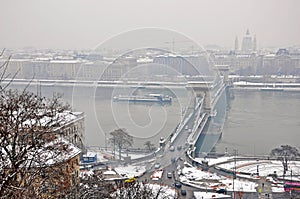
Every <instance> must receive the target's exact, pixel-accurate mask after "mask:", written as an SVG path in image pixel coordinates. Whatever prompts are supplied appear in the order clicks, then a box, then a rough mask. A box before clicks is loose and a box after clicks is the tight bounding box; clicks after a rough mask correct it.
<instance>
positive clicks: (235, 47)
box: [234, 36, 239, 52]
mask: <svg viewBox="0 0 300 199" xmlns="http://www.w3.org/2000/svg"><path fill="white" fill-rule="evenodd" d="M234 51H235V52H238V51H239V40H238V37H237V36H235V41H234Z"/></svg>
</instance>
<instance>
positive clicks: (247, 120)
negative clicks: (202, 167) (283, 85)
mask: <svg viewBox="0 0 300 199" xmlns="http://www.w3.org/2000/svg"><path fill="white" fill-rule="evenodd" d="M231 92H232V94H233V96H234V98H233V99H230V100H229V109H228V113H227V118H226V122H225V124H224V128H223V135H222V138H221V140H220V142H219V143H218V144H217V146H216V151H217V152H220V153H222V152H225V151H226V149H227V151H228V152H229V153H233V149H237V150H238V152H239V153H240V154H249V155H262V154H269V153H270V151H271V150H272V149H273V148H275V147H278V146H280V145H282V144H289V145H293V146H296V147H300V142H299V140H300V92H288V91H284V92H276V91H273V92H272V91H259V90H256V91H255V90H231Z"/></svg>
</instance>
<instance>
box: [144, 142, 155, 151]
mask: <svg viewBox="0 0 300 199" xmlns="http://www.w3.org/2000/svg"><path fill="white" fill-rule="evenodd" d="M144 146H145V148H146V149H148V150H149V151H153V150H155V147H154V144H153V143H151V141H146V142H145V143H144Z"/></svg>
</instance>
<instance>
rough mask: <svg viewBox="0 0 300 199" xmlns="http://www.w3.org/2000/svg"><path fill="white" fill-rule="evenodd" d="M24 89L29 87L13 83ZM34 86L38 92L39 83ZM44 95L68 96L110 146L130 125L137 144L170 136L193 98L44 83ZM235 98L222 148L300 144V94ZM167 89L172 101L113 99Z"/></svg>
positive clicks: (97, 141) (261, 150)
mask: <svg viewBox="0 0 300 199" xmlns="http://www.w3.org/2000/svg"><path fill="white" fill-rule="evenodd" d="M11 87H12V88H22V87H24V86H20V85H18V86H11ZM28 89H29V90H31V91H33V92H36V90H37V86H36V85H31V86H30V87H29V88H28ZM41 91H42V95H44V96H47V97H50V96H51V95H52V93H53V92H58V93H62V94H63V100H65V101H67V102H69V103H70V104H71V105H72V107H73V109H74V110H75V111H83V112H85V115H86V118H85V130H86V131H85V132H86V144H87V145H89V146H105V145H106V144H108V142H106V141H105V138H106V139H108V138H109V133H110V132H111V131H113V130H115V129H117V128H125V129H127V130H128V132H129V133H130V134H131V135H133V136H134V138H135V139H134V145H135V147H141V148H143V147H144V146H143V144H144V143H145V142H146V141H147V140H150V141H151V142H152V143H154V144H156V145H157V143H158V140H159V138H160V137H167V136H169V134H170V133H171V132H173V130H174V129H175V128H176V126H177V125H178V123H179V122H180V120H181V117H182V112H183V111H184V108H185V107H186V106H187V104H188V102H189V100H190V97H189V96H188V92H187V90H186V89H184V88H182V89H180V88H177V89H174V88H172V89H170V88H160V89H148V88H147V89H139V88H120V89H116V88H104V87H87V86H85V87H84V86H60V85H58V84H56V85H48V86H46V85H43V86H42V88H41ZM231 92H232V94H233V95H231V96H234V98H231V99H229V101H227V103H228V108H227V110H228V111H227V116H226V118H225V124H224V128H223V133H222V137H221V139H220V140H219V143H218V144H217V145H216V147H215V148H216V151H217V152H220V153H223V152H225V151H226V150H227V151H228V152H229V153H232V152H233V150H234V149H237V150H238V152H239V153H240V154H250V155H261V154H269V152H270V151H271V149H272V148H274V147H278V146H280V145H281V144H290V145H293V146H297V147H299V146H300V143H299V140H300V139H299V138H300V134H299V133H300V132H299V130H300V92H285V91H284V92H262V91H253V90H234V89H233V90H231ZM132 93H134V94H138V95H144V94H147V93H163V94H166V95H170V96H172V97H173V102H172V104H164V105H161V104H156V103H149V104H138V103H136V104H128V103H116V102H113V101H112V100H111V99H112V97H113V96H115V95H118V94H132Z"/></svg>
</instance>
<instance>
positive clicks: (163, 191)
mask: <svg viewBox="0 0 300 199" xmlns="http://www.w3.org/2000/svg"><path fill="white" fill-rule="evenodd" d="M139 185H140V187H139V188H140V189H144V188H145V189H146V190H150V191H152V194H153V196H152V197H150V196H149V199H154V198H155V199H165V198H177V192H176V190H175V189H174V188H171V187H169V186H162V185H159V184H143V183H140V184H139ZM144 186H145V187H144ZM122 189H123V190H125V191H123V192H122V196H121V198H126V197H128V198H134V197H135V196H136V195H134V193H133V192H126V188H122ZM118 192H119V193H120V190H117V193H118ZM129 194H130V195H131V197H129V196H128V195H129ZM114 198H117V199H118V198H120V197H118V196H114Z"/></svg>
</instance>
